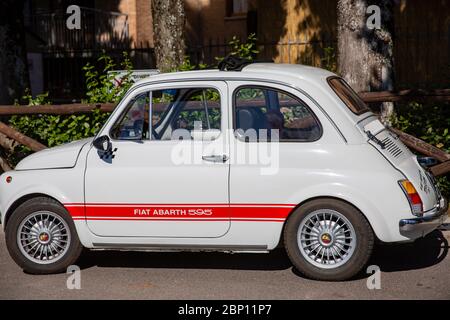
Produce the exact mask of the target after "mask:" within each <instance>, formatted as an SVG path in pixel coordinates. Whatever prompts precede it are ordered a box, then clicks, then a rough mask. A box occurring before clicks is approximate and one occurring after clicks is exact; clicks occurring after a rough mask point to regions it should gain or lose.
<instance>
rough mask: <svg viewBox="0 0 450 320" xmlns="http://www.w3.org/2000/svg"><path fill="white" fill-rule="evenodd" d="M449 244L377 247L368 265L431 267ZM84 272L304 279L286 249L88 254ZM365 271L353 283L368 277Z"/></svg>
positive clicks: (432, 241) (437, 236) (431, 240)
mask: <svg viewBox="0 0 450 320" xmlns="http://www.w3.org/2000/svg"><path fill="white" fill-rule="evenodd" d="M448 250H449V243H448V241H447V239H446V238H445V236H444V235H443V234H442V232H441V231H434V232H432V233H430V234H429V235H427V236H426V237H425V238H423V239H418V240H416V241H415V242H413V243H406V244H377V245H376V246H375V249H374V252H373V255H372V257H371V258H370V260H369V263H368V265H376V266H379V267H380V269H381V271H382V272H396V271H407V270H415V269H422V268H427V267H430V266H433V265H436V264H438V263H439V262H441V261H442V260H443V259H445V257H446V256H447V254H448ZM78 266H79V267H80V268H81V269H88V268H91V267H94V266H98V267H105V268H149V269H151V268H172V269H173V268H179V269H229V270H233V269H234V270H286V269H292V271H293V272H294V273H295V274H296V275H298V276H300V277H303V276H302V275H301V274H300V273H299V272H297V271H295V270H294V269H293V268H292V265H291V263H290V261H289V259H288V257H287V255H286V253H285V250H284V249H276V250H274V251H272V252H271V253H269V254H252V253H237V254H226V253H215V252H133V251H86V252H84V253H83V255H82V256H81V258H80V260H79V261H78ZM367 277H368V274H367V273H365V270H362V271H361V272H360V274H358V275H357V276H356V277H355V278H354V279H353V280H357V279H362V278H367Z"/></svg>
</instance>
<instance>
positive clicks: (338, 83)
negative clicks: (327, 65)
mask: <svg viewBox="0 0 450 320" xmlns="http://www.w3.org/2000/svg"><path fill="white" fill-rule="evenodd" d="M327 80H328V83H329V85H330V87H331V88H332V89H333V90H334V92H335V93H336V94H337V95H338V97H339V98H340V99H341V100H342V102H344V103H345V105H346V106H347V107H348V108H349V109H350V110H351V111H352V112H353V113H354V114H357V115H360V114H363V113H364V112H367V111H370V110H369V108H368V107H367V105H366V104H365V102H364V101H363V100H362V99H361V98H360V97H359V96H358V94H357V93H356V92H355V91H354V90H353V89H352V88H351V87H350V86H349V85H348V84H347V82H345V81H344V79H342V78H338V77H330V78H328V79H327Z"/></svg>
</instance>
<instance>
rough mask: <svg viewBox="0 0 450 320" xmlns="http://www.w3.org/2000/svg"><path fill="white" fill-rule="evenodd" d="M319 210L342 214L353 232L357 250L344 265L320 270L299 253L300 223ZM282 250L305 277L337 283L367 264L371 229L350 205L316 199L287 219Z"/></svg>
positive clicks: (371, 246)
mask: <svg viewBox="0 0 450 320" xmlns="http://www.w3.org/2000/svg"><path fill="white" fill-rule="evenodd" d="M319 209H330V210H335V211H337V212H339V213H340V214H342V215H344V216H345V217H346V218H347V219H348V220H349V221H350V223H351V224H352V226H353V228H354V230H355V233H356V248H355V251H354V252H353V255H352V257H351V258H350V260H348V261H347V262H346V263H345V264H344V265H342V266H340V267H337V268H333V269H323V268H319V267H316V266H314V265H313V264H311V263H310V262H309V261H308V260H307V259H306V258H305V257H304V256H303V255H302V253H301V252H300V248H299V246H298V240H297V233H298V228H299V226H300V224H301V222H302V221H303V220H304V219H305V218H306V216H307V215H308V214H310V213H311V212H313V211H316V210H319ZM284 241H285V248H286V251H287V253H288V256H289V258H290V260H291V262H292V263H293V265H294V267H295V268H296V269H297V270H298V271H300V272H301V273H302V274H304V275H305V276H307V277H308V278H312V279H316V280H327V281H340V280H347V279H349V278H351V277H353V276H354V275H356V274H357V273H358V272H359V271H361V269H362V268H363V267H364V265H365V264H366V263H367V261H368V259H369V257H370V255H371V253H372V249H373V242H374V235H373V231H372V228H371V227H370V225H369V223H368V222H367V220H366V218H365V217H364V216H363V215H362V213H361V212H360V211H359V210H357V209H356V208H355V207H353V206H352V205H350V204H348V203H346V202H343V201H339V200H335V199H318V200H313V201H311V202H308V203H305V204H303V205H301V206H299V207H298V208H297V209H296V210H295V211H294V212H293V213H292V214H291V216H290V217H289V219H288V221H287V224H286V227H285V232H284Z"/></svg>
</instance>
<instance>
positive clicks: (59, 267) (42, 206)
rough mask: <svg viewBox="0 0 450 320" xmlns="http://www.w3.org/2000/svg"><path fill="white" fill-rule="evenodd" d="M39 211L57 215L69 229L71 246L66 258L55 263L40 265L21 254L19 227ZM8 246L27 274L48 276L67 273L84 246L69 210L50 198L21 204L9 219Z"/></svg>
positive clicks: (7, 229) (7, 230)
mask: <svg viewBox="0 0 450 320" xmlns="http://www.w3.org/2000/svg"><path fill="white" fill-rule="evenodd" d="M38 211H49V212H51V213H53V214H55V215H57V216H58V217H59V218H60V219H62V220H64V222H65V223H66V224H67V226H68V227H69V231H70V239H71V240H70V244H69V248H68V250H67V251H66V253H65V254H64V256H63V257H62V258H61V259H59V260H58V261H56V262H54V263H49V264H38V263H36V262H33V261H31V260H29V259H28V258H27V257H26V256H24V255H23V253H22V252H21V250H20V248H19V246H18V244H17V232H19V230H18V229H19V226H20V224H21V223H22V221H23V220H24V219H26V217H28V216H29V215H30V214H32V213H34V212H38ZM5 237H6V246H7V248H8V251H9V254H10V255H11V257H12V258H13V260H14V261H15V262H16V263H17V264H18V265H19V266H20V267H21V268H22V269H23V270H24V271H25V272H27V273H32V274H48V273H60V272H66V270H67V267H68V266H70V265H71V264H73V263H74V262H75V261H76V260H77V259H78V257H79V255H80V254H81V251H82V248H83V247H82V245H81V243H80V240H79V238H78V234H77V232H76V228H75V224H74V222H73V220H72V218H71V217H70V215H69V213H68V212H67V210H66V209H65V208H64V207H63V206H62V205H61V204H59V203H58V202H56V201H54V200H52V199H48V198H43V197H40V198H35V199H31V200H28V201H26V202H24V203H23V204H21V205H20V206H19V207H18V208H17V209H16V210H14V212H13V213H12V214H11V216H10V217H9V220H8V223H7V225H6V230H5Z"/></svg>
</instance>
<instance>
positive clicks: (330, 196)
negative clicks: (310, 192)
mask: <svg viewBox="0 0 450 320" xmlns="http://www.w3.org/2000/svg"><path fill="white" fill-rule="evenodd" d="M324 199H332V200H338V201H342V202H344V203H346V204H348V205H350V206H352V207H353V208H355V209H356V210H358V211H359V212H360V213H361V215H362V216H363V217H364V219H366V220H367V222H368V223H369V226H370V228H371V229H372V231H373V234H374V236H375V238H376V239H377V240H378V241H380V240H381V239H380V238H379V237H378V235H377V232H376V230H375V228H374V227H373V224H372V222H371V220H373V219H369V218H368V216H367V214H366V213H365V212H364V211H363V210H361V208H360V207H359V206H358V205H356V204H355V203H353V202H351V201H349V200H348V199H345V198H343V197H339V196H336V195H320V196H313V197H309V198H307V199H304V200H303V201H302V202H300V203H298V204H297V205H296V206H295V207H294V208H292V210H291V211H290V212H289V214H288V215H287V217H286V220H285V221H284V222H283V227H282V229H281V234H280V240H279V243H278V246H277V247H282V246H284V243H283V234H284V232H285V228H286V225H287V222H288V220H289V218H290V217H291V216H292V215H293V214H294V213H295V211H296V210H297V209H298V208H300V207H301V206H302V205H304V204H305V203H308V202H311V201H314V200H324Z"/></svg>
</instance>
